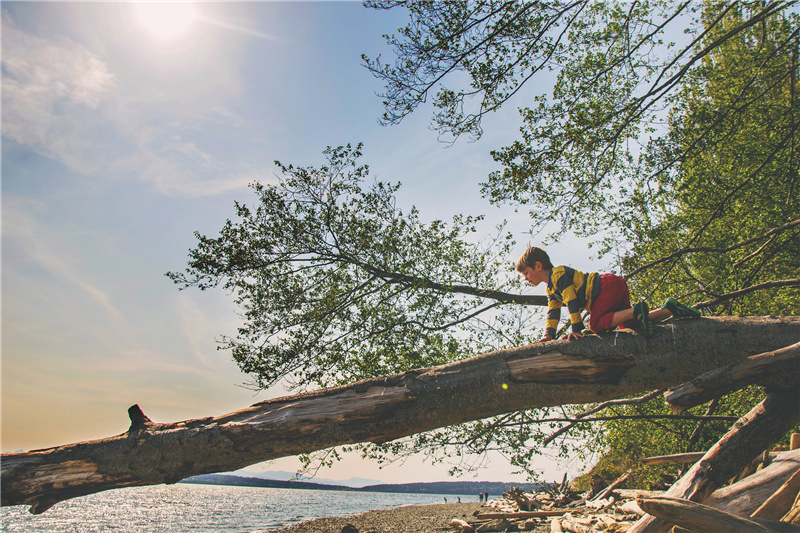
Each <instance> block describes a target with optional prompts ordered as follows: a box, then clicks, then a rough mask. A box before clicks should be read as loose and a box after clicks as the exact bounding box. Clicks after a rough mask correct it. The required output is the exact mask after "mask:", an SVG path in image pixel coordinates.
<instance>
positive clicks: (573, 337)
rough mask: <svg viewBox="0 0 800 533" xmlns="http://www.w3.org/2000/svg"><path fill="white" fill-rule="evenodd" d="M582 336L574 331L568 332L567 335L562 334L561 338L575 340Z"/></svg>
mask: <svg viewBox="0 0 800 533" xmlns="http://www.w3.org/2000/svg"><path fill="white" fill-rule="evenodd" d="M582 338H583V335H581V334H580V333H575V332H574V331H573V332H572V333H570V334H569V335H564V336H563V337H562V339H566V340H570V341H576V340H578V339H582Z"/></svg>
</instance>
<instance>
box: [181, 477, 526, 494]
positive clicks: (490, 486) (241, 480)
mask: <svg viewBox="0 0 800 533" xmlns="http://www.w3.org/2000/svg"><path fill="white" fill-rule="evenodd" d="M181 483H197V484H202V485H231V486H238V487H265V488H273V489H305V490H347V491H354V492H400V493H406V494H454V495H459V496H464V495H470V494H474V495H475V498H476V499H477V497H478V494H479V493H484V492H488V493H489V497H490V498H497V497H498V496H500V495H502V493H503V492H504V491H507V490H508V489H509V487H512V486H514V487H520V488H521V489H523V490H529V491H530V490H536V489H538V488H539V487H540V486H541V485H540V484H536V483H505V482H501V481H434V482H429V483H398V484H381V485H367V486H365V487H357V488H354V487H346V486H344V485H327V484H324V483H312V482H310V481H280V480H276V479H261V478H254V477H242V476H233V475H230V474H203V475H201V476H194V477H190V478H187V479H184V480H183V481H181Z"/></svg>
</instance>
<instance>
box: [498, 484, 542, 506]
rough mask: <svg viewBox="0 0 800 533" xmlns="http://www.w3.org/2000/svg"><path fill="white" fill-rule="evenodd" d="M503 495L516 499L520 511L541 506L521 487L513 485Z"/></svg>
mask: <svg viewBox="0 0 800 533" xmlns="http://www.w3.org/2000/svg"><path fill="white" fill-rule="evenodd" d="M503 496H506V497H508V498H510V499H512V500H514V503H516V504H517V508H519V510H520V511H535V510H536V509H539V508H540V507H541V505H540V504H539V502H537V501H536V500H532V499H530V498H528V497H527V496H525V492H524V491H523V490H522V489H521V488H519V487H511V488H510V489H508V492H507V493H504V494H503Z"/></svg>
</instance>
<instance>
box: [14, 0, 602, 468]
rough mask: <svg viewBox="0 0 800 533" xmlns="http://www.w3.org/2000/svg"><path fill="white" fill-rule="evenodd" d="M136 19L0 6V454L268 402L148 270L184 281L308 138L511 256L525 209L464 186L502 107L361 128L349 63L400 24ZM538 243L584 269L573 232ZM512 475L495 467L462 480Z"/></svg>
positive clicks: (94, 6) (371, 122)
mask: <svg viewBox="0 0 800 533" xmlns="http://www.w3.org/2000/svg"><path fill="white" fill-rule="evenodd" d="M148 7H149V8H152V9H153V10H155V14H148V13H147V12H140V11H137V4H134V3H72V2H64V3H38V2H3V3H2V10H3V11H2V75H3V82H2V83H3V86H2V89H3V93H2V134H3V137H2V449H3V451H4V452H9V451H16V450H20V449H25V450H28V449H34V448H42V447H49V446H55V445H59V444H66V443H68V442H75V441H81V440H88V439H94V438H101V437H106V436H110V435H114V434H119V433H121V432H124V431H125V430H126V429H127V426H128V420H127V414H126V410H127V408H128V407H129V406H130V405H133V404H135V403H138V404H139V405H140V406H141V407H142V409H143V410H144V412H145V413H146V414H147V415H148V416H150V417H151V418H152V419H153V420H155V421H161V422H165V421H176V420H183V419H189V418H197V417H203V416H210V415H219V414H223V413H226V412H230V411H233V410H236V409H240V408H243V407H246V406H247V405H250V404H251V403H253V402H255V401H259V400H263V399H266V398H270V397H276V396H283V395H285V394H286V393H285V391H284V390H281V389H275V390H270V391H265V392H262V393H260V394H258V395H254V393H252V392H251V391H248V390H246V389H244V388H242V387H239V386H237V385H238V384H241V383H242V382H244V381H245V380H246V376H245V375H243V374H241V373H240V372H239V370H238V369H237V367H236V365H235V364H234V362H233V361H232V359H231V357H230V355H229V353H228V352H223V351H217V350H216V344H215V340H214V339H215V337H217V336H219V335H220V334H223V333H232V332H234V331H235V328H236V326H237V324H238V319H237V316H236V314H235V309H234V307H233V304H232V303H231V298H230V297H229V296H228V295H227V294H225V293H224V292H223V291H221V290H220V291H207V292H203V293H201V292H199V291H182V292H179V291H178V290H177V288H176V287H175V286H174V285H173V284H172V283H171V282H170V281H169V280H168V279H167V278H166V277H165V276H164V273H165V272H167V271H170V270H181V269H183V268H184V267H185V264H186V255H187V252H188V250H189V249H190V248H191V247H192V246H193V245H194V242H195V239H194V237H193V232H194V231H195V230H198V231H200V232H201V233H204V234H214V233H215V232H217V231H218V230H219V228H220V227H221V226H222V223H223V222H224V221H225V219H226V218H228V217H230V216H232V215H233V209H232V206H233V202H234V200H240V201H244V202H248V201H250V200H251V199H252V198H253V196H252V194H251V192H250V190H249V189H248V188H247V184H248V183H250V182H253V181H264V182H269V181H273V180H275V172H276V168H275V167H274V165H273V161H274V160H276V159H277V160H280V161H281V162H283V163H292V164H295V165H300V166H308V165H318V164H321V163H322V162H323V156H322V153H321V152H322V151H323V150H324V149H325V147H326V146H329V145H332V146H337V145H342V144H346V143H348V142H351V143H357V142H360V141H363V142H364V143H365V145H364V154H365V156H364V158H363V161H364V162H366V163H368V164H369V165H370V168H371V172H372V174H373V176H376V177H378V178H380V179H383V180H389V181H400V182H402V184H403V187H402V188H401V190H400V193H399V195H398V196H399V202H398V203H399V205H400V206H401V207H403V208H404V209H406V210H407V209H408V208H409V207H410V206H411V205H412V204H413V205H416V206H417V207H418V208H419V209H420V211H421V214H422V217H423V219H428V220H430V219H433V218H441V219H445V220H447V219H449V218H450V217H451V216H452V215H453V214H456V213H459V212H467V213H473V214H474V213H480V212H483V213H486V214H488V215H489V222H488V223H487V225H486V226H485V228H486V230H487V232H488V231H491V230H492V228H493V224H494V223H495V222H496V221H498V220H500V219H502V218H507V219H509V222H510V229H511V230H512V231H513V232H514V233H515V234H517V235H518V241H519V242H520V245H519V249H518V250H516V251H515V253H516V254H517V255H518V254H519V253H521V252H522V250H523V249H524V247H525V245H526V244H527V242H528V238H529V237H528V236H527V231H528V228H529V219H527V215H525V216H523V215H521V214H515V213H513V211H512V210H509V209H506V210H500V209H498V208H495V207H490V206H489V205H488V202H486V201H484V200H483V199H482V198H481V197H480V194H479V183H480V181H482V180H483V179H485V177H486V176H487V174H488V173H489V172H490V171H492V170H495V169H496V168H497V167H496V166H495V165H494V163H493V162H492V161H491V158H490V156H489V150H491V149H493V148H498V147H500V146H503V145H504V144H505V143H508V142H510V141H511V140H513V139H514V137H515V134H516V133H517V128H518V124H519V119H518V118H517V114H516V110H515V107H514V106H513V105H510V106H506V109H504V110H502V111H501V112H500V113H498V114H496V115H494V116H493V117H491V118H490V119H489V121H488V122H487V123H486V124H485V125H486V132H487V134H486V136H485V137H484V138H483V139H482V140H481V141H479V142H477V143H468V142H466V141H459V142H458V143H456V144H455V145H453V146H451V147H449V148H448V147H447V146H446V145H444V144H441V143H439V142H437V138H436V134H435V132H432V131H430V130H429V129H428V120H429V116H430V113H429V110H424V109H423V110H421V111H418V112H417V113H416V114H414V115H412V116H411V117H409V118H408V119H407V120H406V121H404V122H403V123H402V124H400V125H398V126H393V127H382V126H380V125H378V122H377V120H378V117H379V116H380V114H381V112H382V106H381V100H380V98H379V97H378V96H376V92H379V91H380V90H381V87H380V85H379V82H378V81H377V80H376V79H375V78H373V77H372V75H371V74H370V73H369V72H368V71H367V70H366V69H365V68H364V67H363V66H362V65H361V59H360V55H361V54H362V53H366V54H367V55H368V56H370V57H375V56H376V55H377V54H378V53H383V54H384V57H389V50H388V49H387V48H386V46H385V43H384V41H383V39H382V38H381V35H382V34H384V33H393V32H395V30H396V29H397V28H398V27H401V26H402V25H404V24H405V22H406V14H405V13H404V12H402V11H394V10H393V11H389V12H379V11H375V10H368V9H365V8H364V7H362V6H361V4H360V3H356V2H324V3H317V2H286V3H282V2H261V3H237V2H230V3H198V4H196V5H194V10H195V13H194V16H189V15H187V14H186V13H183V14H182V13H180V12H178V13H172V12H169V11H164V9H167V8H169V7H170V6H169V5H166V4H159V3H154V4H149V6H148ZM159 10H161V11H159ZM152 17H155V18H152ZM553 251H555V253H556V256H558V255H559V252H561V254H560V255H562V256H565V255H569V261H570V262H571V263H572V264H574V265H576V266H577V265H578V264H581V265H588V264H590V261H589V255H590V254H589V252H588V250H586V249H585V247H583V246H582V245H581V244H580V243H579V242H578V241H577V240H574V239H572V240H567V241H566V242H565V243H564V244H562V245H560V246H558V247H555V248H553V249H551V252H553ZM512 259H515V257H511V258H509V260H512ZM565 262H566V261H565ZM541 290H542V289H540V292H541ZM532 292H535V291H532ZM298 464H299V463H298V461H297V460H295V459H286V460H281V461H277V462H275V463H272V464H270V465H266V466H264V465H262V466H259V467H257V468H258V469H262V470H263V469H275V470H292V469H294V468H295V467H296V466H297V465H298ZM420 465H422V463H421V461H419V460H417V459H411V460H409V461H407V463H406V464H405V466H399V465H395V466H392V467H388V468H385V469H384V470H378V469H377V467H376V466H375V465H371V464H368V463H366V462H364V461H361V460H359V459H357V458H353V457H350V458H348V459H347V460H346V461H345V463H344V464H343V465H340V466H337V467H335V468H334V469H333V470H332V471H328V472H324V473H322V474H321V476H322V477H327V478H332V479H346V478H349V477H352V476H360V477H368V478H372V479H379V480H381V481H387V482H403V481H416V480H419V481H432V480H438V479H445V478H446V476H445V474H444V472H445V471H446V470H447V468H448V467H449V465H442V466H441V467H431V466H420ZM410 467H413V468H410ZM542 468H547V469H549V470H548V472H550V477H554V478H555V477H558V478H559V479H560V477H561V476H560V475H558V474H559V472H562V471H563V470H561V468H562V467H558V468H556V467H555V466H553V465H550V464H549V463H547V464H545V463H543V465H542ZM564 468H565V467H564ZM510 470H511V469H510V467H508V465H507V464H505V462H504V461H502V459H500V458H497V457H495V458H492V462H491V465H490V469H489V470H487V471H484V472H481V473H480V474H479V477H480V478H481V479H501V478H510V476H507V475H506V474H507V472H509V471H510Z"/></svg>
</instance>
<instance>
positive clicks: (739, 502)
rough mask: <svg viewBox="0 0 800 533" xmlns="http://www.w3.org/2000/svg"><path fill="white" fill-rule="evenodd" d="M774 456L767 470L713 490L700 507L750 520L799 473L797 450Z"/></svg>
mask: <svg viewBox="0 0 800 533" xmlns="http://www.w3.org/2000/svg"><path fill="white" fill-rule="evenodd" d="M770 455H772V454H770ZM775 455H776V457H775V459H774V460H773V461H772V462H771V463H770V464H769V466H767V467H766V468H764V469H762V470H759V471H758V472H756V473H755V474H753V475H750V476H747V477H746V478H744V479H742V480H741V481H737V482H736V483H734V484H732V485H727V486H725V487H722V488H721V489H717V490H715V491H714V492H713V493H712V494H711V496H709V497H708V498H707V499H706V500H705V501H704V502H703V503H704V504H705V505H708V506H709V507H714V508H716V509H719V510H721V511H725V512H727V513H731V514H735V515H736V516H742V517H746V516H750V515H751V514H753V512H755V510H756V509H758V507H759V506H760V505H761V504H762V503H764V502H765V501H766V500H767V499H768V498H769V497H770V496H771V495H772V494H774V493H775V491H777V490H778V489H779V488H780V487H781V485H783V484H784V483H785V482H786V481H787V480H788V479H789V478H790V477H792V474H794V473H795V472H797V471H798V470H800V450H792V451H788V452H778V453H777V454H775Z"/></svg>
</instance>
